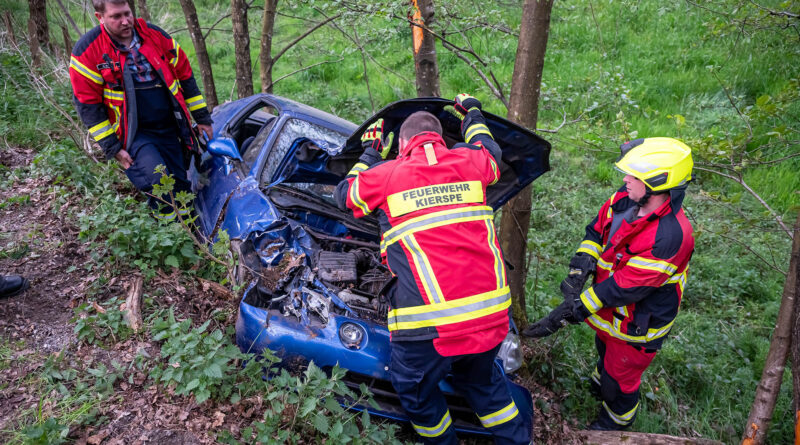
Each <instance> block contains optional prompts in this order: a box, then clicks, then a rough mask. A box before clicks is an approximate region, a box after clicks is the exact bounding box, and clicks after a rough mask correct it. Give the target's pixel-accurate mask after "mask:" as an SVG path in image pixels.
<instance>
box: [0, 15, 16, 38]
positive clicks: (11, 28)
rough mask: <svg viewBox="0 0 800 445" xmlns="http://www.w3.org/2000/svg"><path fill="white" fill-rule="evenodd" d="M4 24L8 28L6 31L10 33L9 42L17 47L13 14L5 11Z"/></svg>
mask: <svg viewBox="0 0 800 445" xmlns="http://www.w3.org/2000/svg"><path fill="white" fill-rule="evenodd" d="M3 24H4V25H5V26H6V31H8V40H9V41H10V42H11V44H12V45H13V46H17V35H16V34H14V22H13V21H12V20H11V13H10V12H8V11H3Z"/></svg>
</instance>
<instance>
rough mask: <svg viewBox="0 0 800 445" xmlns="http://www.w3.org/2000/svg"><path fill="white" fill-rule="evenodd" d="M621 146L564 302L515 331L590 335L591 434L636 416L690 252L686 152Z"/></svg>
mask: <svg viewBox="0 0 800 445" xmlns="http://www.w3.org/2000/svg"><path fill="white" fill-rule="evenodd" d="M620 150H621V153H620V157H619V159H617V162H616V163H615V167H616V168H617V169H618V170H619V171H621V172H622V173H625V177H624V179H623V182H624V185H623V186H622V187H621V188H620V189H619V190H617V191H616V192H615V193H614V194H613V195H612V196H611V198H610V199H609V200H608V201H606V202H605V203H604V204H603V206H602V207H601V208H600V211H599V212H598V214H597V216H596V217H595V218H594V219H593V220H592V221H591V222H590V223H589V225H588V226H586V236H585V237H584V239H583V241H582V242H581V244H580V246H579V247H578V250H577V252H576V253H575V255H574V256H573V257H572V260H571V261H570V264H569V273H568V275H567V278H566V279H564V281H563V282H562V283H561V291H562V293H563V294H564V303H562V304H561V305H560V306H559V307H557V308H556V309H554V310H553V311H552V312H551V313H550V314H548V315H547V316H546V317H544V318H543V319H541V320H539V321H538V322H536V323H534V324H533V325H531V326H530V327H528V328H527V329H525V331H524V332H523V335H526V336H528V337H534V338H539V337H546V336H548V335H550V334H552V333H554V332H555V331H556V330H558V329H559V328H561V327H562V326H565V325H566V324H567V323H578V322H579V321H585V322H586V324H588V325H589V326H590V327H591V328H592V329H594V330H595V332H596V335H595V346H596V347H597V352H598V355H599V358H598V361H597V364H596V366H595V368H594V370H593V372H592V375H591V380H590V383H591V392H592V393H593V394H594V395H595V396H596V397H597V398H598V399H599V400H600V401H601V402H602V404H601V405H602V406H601V407H600V410H599V415H598V417H597V419H596V420H595V421H594V422H592V423H591V424H590V425H589V428H590V429H596V430H621V429H627V428H629V427H630V426H631V424H632V423H633V421H634V420H635V418H636V413H637V411H638V408H639V385H640V384H641V377H642V373H643V372H644V371H645V369H647V367H648V366H649V365H650V363H651V362H652V360H653V358H654V357H655V355H656V352H657V351H658V350H659V349H661V346H662V344H663V343H664V340H665V339H666V338H667V336H668V335H669V331H670V329H672V325H673V322H674V321H675V317H676V315H677V314H678V308H679V306H680V303H681V297H682V295H683V292H684V288H685V286H686V278H687V271H688V267H689V259H690V258H691V256H692V252H693V251H694V237H693V236H692V225H691V224H690V223H689V220H688V219H687V218H686V215H685V214H684V212H683V209H682V208H681V204H682V202H683V198H684V195H685V190H686V186H687V184H688V183H689V181H690V180H691V178H692V166H693V162H692V151H691V149H690V148H689V147H688V146H687V145H686V144H684V143H683V142H681V141H678V140H676V139H672V138H664V137H656V138H646V139H636V140H633V141H630V142H626V143H625V144H622V146H620ZM590 275H593V276H594V279H593V281H592V283H591V285H590V286H589V287H588V288H587V289H586V290H584V289H583V287H584V284H585V282H586V281H587V280H588V278H589V276H590Z"/></svg>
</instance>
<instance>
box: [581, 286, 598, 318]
mask: <svg viewBox="0 0 800 445" xmlns="http://www.w3.org/2000/svg"><path fill="white" fill-rule="evenodd" d="M581 302H582V303H583V305H584V306H586V309H589V312H591V313H593V314H594V313H595V312H597V311H599V310H600V309H602V308H603V302H602V301H600V298H598V297H597V294H596V293H595V292H594V287H590V288H589V289H586V290H585V291H583V293H581Z"/></svg>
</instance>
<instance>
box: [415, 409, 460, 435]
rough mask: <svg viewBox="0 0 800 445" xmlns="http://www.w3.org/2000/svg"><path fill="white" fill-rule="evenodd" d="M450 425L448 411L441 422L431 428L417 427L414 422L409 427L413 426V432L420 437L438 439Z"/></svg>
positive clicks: (450, 419) (451, 421)
mask: <svg viewBox="0 0 800 445" xmlns="http://www.w3.org/2000/svg"><path fill="white" fill-rule="evenodd" d="M451 423H453V419H452V418H451V417H450V410H447V411H446V412H445V413H444V416H443V417H442V420H440V421H439V423H437V424H436V426H431V427H427V426H421V425H417V424H416V423H414V422H411V425H413V426H414V430H416V431H417V434H419V435H420V436H422V437H438V436H441V435H442V434H444V432H445V431H447V428H449V427H450V424H451Z"/></svg>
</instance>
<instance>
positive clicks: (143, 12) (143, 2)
mask: <svg viewBox="0 0 800 445" xmlns="http://www.w3.org/2000/svg"><path fill="white" fill-rule="evenodd" d="M136 3H138V4H139V17H141V18H143V19H144V21H145V22H150V11H149V10H148V9H147V0H137V2H136ZM206 102H208V101H206Z"/></svg>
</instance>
